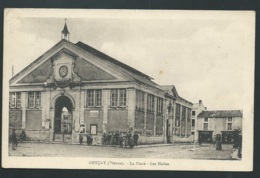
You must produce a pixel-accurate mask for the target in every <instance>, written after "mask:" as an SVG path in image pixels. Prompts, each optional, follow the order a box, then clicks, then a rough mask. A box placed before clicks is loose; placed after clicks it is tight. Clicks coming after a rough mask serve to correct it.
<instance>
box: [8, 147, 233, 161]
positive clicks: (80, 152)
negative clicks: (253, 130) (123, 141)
mask: <svg viewBox="0 0 260 178" xmlns="http://www.w3.org/2000/svg"><path fill="white" fill-rule="evenodd" d="M232 152H233V147H232V145H231V144H223V145H222V150H221V151H219V150H216V149H215V146H214V145H213V144H205V145H201V146H199V145H193V144H185V145H183V144H175V145H166V144H163V145H140V146H137V147H134V149H129V148H120V147H108V146H87V145H71V144H48V143H19V144H18V147H17V149H16V150H12V149H11V147H9V156H19V157H23V156H25V157H96V158H160V159H208V160H211V159H216V160H232V158H231V154H232Z"/></svg>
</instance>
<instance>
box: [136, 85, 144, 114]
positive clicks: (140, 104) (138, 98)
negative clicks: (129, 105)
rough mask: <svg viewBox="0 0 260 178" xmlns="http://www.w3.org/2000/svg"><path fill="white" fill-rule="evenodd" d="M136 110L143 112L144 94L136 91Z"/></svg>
mask: <svg viewBox="0 0 260 178" xmlns="http://www.w3.org/2000/svg"><path fill="white" fill-rule="evenodd" d="M135 100H136V101H135V102H136V109H138V110H141V111H143V110H144V92H143V91H140V90H136V97H135Z"/></svg>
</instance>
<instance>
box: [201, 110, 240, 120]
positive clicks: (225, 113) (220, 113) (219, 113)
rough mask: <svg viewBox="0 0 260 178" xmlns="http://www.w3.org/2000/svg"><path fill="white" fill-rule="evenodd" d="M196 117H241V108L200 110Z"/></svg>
mask: <svg viewBox="0 0 260 178" xmlns="http://www.w3.org/2000/svg"><path fill="white" fill-rule="evenodd" d="M198 117H201V118H205V117H209V118H224V117H243V112H242V111H241V110H214V111H202V112H201V113H200V114H199V115H198Z"/></svg>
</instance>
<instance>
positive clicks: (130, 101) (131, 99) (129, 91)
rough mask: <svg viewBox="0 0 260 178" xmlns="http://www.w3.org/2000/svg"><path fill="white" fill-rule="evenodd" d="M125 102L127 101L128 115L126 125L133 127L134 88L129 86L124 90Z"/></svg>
mask: <svg viewBox="0 0 260 178" xmlns="http://www.w3.org/2000/svg"><path fill="white" fill-rule="evenodd" d="M126 94H127V97H126V102H127V112H128V113H127V116H128V126H129V128H130V127H134V122H135V104H136V103H135V97H136V96H135V89H133V88H130V89H127V90H126Z"/></svg>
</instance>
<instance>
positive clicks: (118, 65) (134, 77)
mask: <svg viewBox="0 0 260 178" xmlns="http://www.w3.org/2000/svg"><path fill="white" fill-rule="evenodd" d="M65 45H66V46H71V47H75V48H77V49H80V50H83V51H85V52H87V53H90V54H91V55H93V56H97V60H99V61H102V62H103V64H104V65H105V66H110V68H112V69H114V70H116V71H118V72H120V73H121V74H124V76H126V77H128V79H129V80H131V81H136V82H137V83H143V84H147V85H149V86H151V87H154V88H157V89H160V88H159V85H158V84H156V83H155V82H153V81H152V80H151V79H152V78H151V77H149V76H148V75H146V74H144V73H142V72H140V71H138V70H136V69H134V68H132V67H130V66H128V65H126V64H123V63H122V62H120V61H117V60H116V59H113V58H112V57H110V56H108V55H106V54H104V53H102V52H100V51H98V50H96V49H94V48H92V47H90V46H88V45H86V44H84V43H82V42H78V43H76V44H74V43H71V42H69V41H67V40H64V39H62V40H61V41H60V42H58V43H57V44H56V45H54V46H53V47H52V48H51V49H49V50H48V51H47V52H45V53H44V54H43V55H41V56H40V57H39V58H37V59H36V60H34V61H33V62H32V63H31V64H29V65H28V66H27V67H25V68H24V69H23V70H22V71H21V72H19V73H18V74H16V75H15V76H14V77H12V78H11V79H10V80H9V82H12V81H14V80H16V79H17V78H18V77H19V76H21V75H23V74H24V73H25V72H26V71H27V70H28V69H30V68H31V67H33V66H36V65H38V63H39V62H40V61H42V59H43V58H44V56H46V55H48V54H50V53H53V51H55V50H57V49H59V48H62V47H64V46H65ZM62 49H63V48H62Z"/></svg>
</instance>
